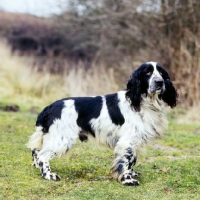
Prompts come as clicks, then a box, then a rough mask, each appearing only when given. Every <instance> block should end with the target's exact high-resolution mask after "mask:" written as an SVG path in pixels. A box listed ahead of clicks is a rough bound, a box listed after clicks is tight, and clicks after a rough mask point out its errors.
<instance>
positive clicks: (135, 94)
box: [126, 70, 141, 111]
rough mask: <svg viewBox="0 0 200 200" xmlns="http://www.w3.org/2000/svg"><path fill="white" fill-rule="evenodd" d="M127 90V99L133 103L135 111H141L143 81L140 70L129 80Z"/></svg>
mask: <svg viewBox="0 0 200 200" xmlns="http://www.w3.org/2000/svg"><path fill="white" fill-rule="evenodd" d="M126 90H127V92H126V98H127V99H128V100H130V101H131V105H132V106H133V107H134V109H135V111H140V103H141V81H140V71H139V70H136V71H134V72H133V74H132V76H131V77H130V79H129V80H128V83H127V87H126Z"/></svg>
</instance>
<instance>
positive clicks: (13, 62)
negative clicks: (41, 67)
mask: <svg viewBox="0 0 200 200" xmlns="http://www.w3.org/2000/svg"><path fill="white" fill-rule="evenodd" d="M0 57H1V62H0V93H1V101H3V102H9V103H17V104H20V105H27V106H29V107H30V106H35V105H41V106H44V105H46V104H47V103H50V102H52V101H55V100H57V99H59V98H64V97H68V96H85V95H103V94H106V93H114V92H116V91H117V90H118V86H117V84H116V82H115V77H114V73H113V70H112V69H109V70H106V69H105V67H104V66H103V65H102V66H100V65H99V66H93V67H92V68H91V69H89V70H87V71H85V70H84V69H83V68H82V67H81V63H80V64H78V66H76V67H73V66H70V67H71V69H70V70H68V72H66V73H64V74H63V75H62V76H61V75H54V74H50V73H49V72H48V70H46V72H42V73H41V72H38V70H37V68H34V69H33V68H32V67H31V66H28V65H27V63H28V62H26V58H25V57H24V58H22V57H19V56H17V55H11V53H10V50H9V48H8V46H7V45H6V43H5V42H4V41H1V43H0ZM66 65H67V64H66ZM46 68H47V69H48V66H47V67H46ZM66 68H67V69H69V66H66ZM25 107H26V106H25Z"/></svg>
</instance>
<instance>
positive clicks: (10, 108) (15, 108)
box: [0, 104, 19, 112]
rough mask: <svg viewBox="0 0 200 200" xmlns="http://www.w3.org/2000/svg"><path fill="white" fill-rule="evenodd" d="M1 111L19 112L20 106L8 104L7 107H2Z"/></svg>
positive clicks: (0, 107)
mask: <svg viewBox="0 0 200 200" xmlns="http://www.w3.org/2000/svg"><path fill="white" fill-rule="evenodd" d="M0 110H3V111H5V112H18V111H19V106H17V105H13V104H8V105H6V106H0Z"/></svg>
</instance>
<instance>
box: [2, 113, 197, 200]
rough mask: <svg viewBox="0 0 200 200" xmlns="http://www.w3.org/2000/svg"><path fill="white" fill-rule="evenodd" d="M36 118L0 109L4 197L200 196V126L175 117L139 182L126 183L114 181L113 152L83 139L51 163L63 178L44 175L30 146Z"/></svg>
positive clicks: (151, 199)
mask: <svg viewBox="0 0 200 200" xmlns="http://www.w3.org/2000/svg"><path fill="white" fill-rule="evenodd" d="M35 120H36V115H33V114H30V113H28V112H24V111H23V112H17V113H13V112H10V113H6V112H0V199H9V200H11V199H22V200H23V199H33V200H37V199H38V200H45V199H48V200H49V199H65V200H66V199H67V200H72V199H73V200H79V199H81V200H84V199H85V200H90V199H91V200H98V199H100V200H102V199H106V200H107V199H113V200H116V199H123V200H124V199H126V200H129V199H131V200H132V199H142V200H156V199H158V200H160V199H163V200H169V199H170V200H173V199H174V200H179V199H180V200H185V199H193V200H195V199H200V135H199V134H196V133H195V131H196V130H199V129H200V124H199V125H182V124H181V125H180V124H176V123H175V120H173V119H172V120H171V123H170V125H169V129H168V131H167V132H166V134H165V137H164V138H163V139H162V140H159V141H157V144H158V146H159V147H160V148H154V146H151V147H148V148H147V151H146V153H145V154H144V155H143V156H142V157H140V158H139V159H138V163H137V165H136V166H135V170H136V171H138V172H140V173H141V176H140V178H139V181H140V186H139V187H127V186H123V185H121V184H120V183H118V182H116V181H115V180H113V179H112V176H111V174H110V170H109V169H110V166H111V163H112V160H113V158H114V156H113V152H112V151H110V150H108V149H102V148H96V147H94V146H93V145H91V143H90V144H88V143H81V142H78V143H77V145H76V146H75V147H74V148H73V150H72V152H71V154H70V157H68V158H67V159H66V158H62V159H58V160H53V161H52V162H51V168H52V171H55V172H57V173H58V174H59V175H60V176H61V178H62V179H61V181H59V182H53V181H47V180H44V179H42V178H41V174H40V172H39V170H38V169H36V168H34V167H32V166H31V162H32V161H31V153H30V151H29V149H27V148H26V147H25V143H26V142H27V141H28V136H30V135H31V134H32V133H33V131H34V126H35Z"/></svg>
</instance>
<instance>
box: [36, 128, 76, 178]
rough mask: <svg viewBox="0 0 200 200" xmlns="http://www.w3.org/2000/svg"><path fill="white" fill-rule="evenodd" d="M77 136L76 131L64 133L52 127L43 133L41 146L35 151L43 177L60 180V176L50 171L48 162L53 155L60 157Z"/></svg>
mask: <svg viewBox="0 0 200 200" xmlns="http://www.w3.org/2000/svg"><path fill="white" fill-rule="evenodd" d="M64 130H65V129H64ZM77 138H78V132H76V131H68V132H67V133H64V132H61V131H60V132H58V131H55V130H54V129H51V130H50V132H49V133H46V134H45V135H43V146H42V149H41V150H40V151H39V152H38V153H37V164H38V166H39V169H40V171H41V173H42V177H43V178H45V179H48V180H55V181H58V180H60V177H59V176H58V175H57V174H56V173H53V172H52V171H51V168H50V164H49V162H50V160H52V159H53V158H55V157H61V156H62V155H64V154H66V153H67V152H68V151H69V150H70V149H71V148H72V147H73V145H74V144H75V142H76V140H77Z"/></svg>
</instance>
